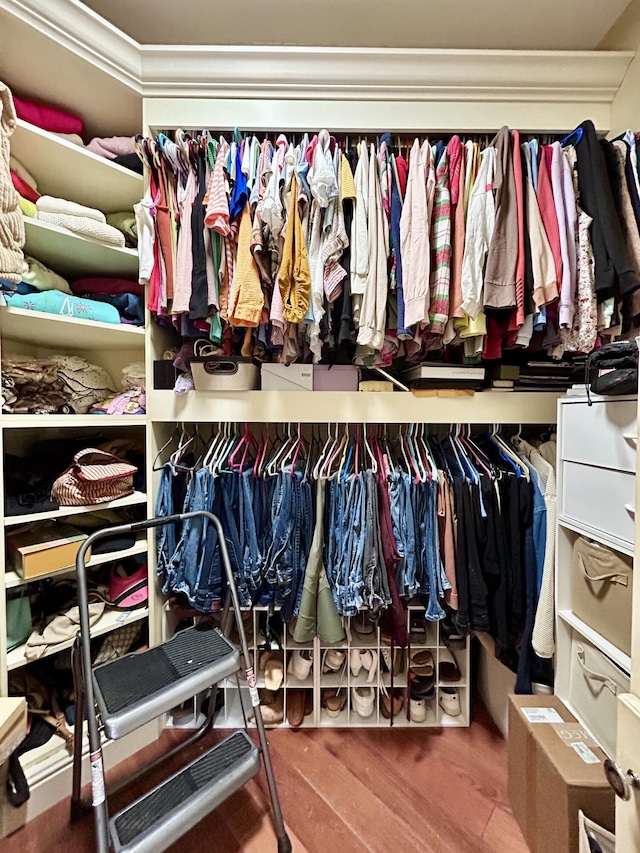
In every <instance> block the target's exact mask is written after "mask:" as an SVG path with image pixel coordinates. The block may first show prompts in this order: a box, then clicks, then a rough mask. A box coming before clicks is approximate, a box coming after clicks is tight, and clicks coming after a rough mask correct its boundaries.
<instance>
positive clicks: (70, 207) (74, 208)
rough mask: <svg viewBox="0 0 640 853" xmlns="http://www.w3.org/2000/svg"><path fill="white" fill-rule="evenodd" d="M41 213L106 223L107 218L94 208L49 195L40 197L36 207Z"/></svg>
mask: <svg viewBox="0 0 640 853" xmlns="http://www.w3.org/2000/svg"><path fill="white" fill-rule="evenodd" d="M36 207H37V208H38V211H42V213H62V214H64V215H65V216H84V217H86V218H87V219H95V221H96V222H102V223H103V224H104V223H106V221H107V217H106V216H105V215H104V213H102V211H101V210H96V209H95V208H94V207H85V206H84V205H83V204H76V203H75V201H67V199H66V198H55V197H54V196H51V195H42V196H40V198H39V199H38V203H37V205H36Z"/></svg>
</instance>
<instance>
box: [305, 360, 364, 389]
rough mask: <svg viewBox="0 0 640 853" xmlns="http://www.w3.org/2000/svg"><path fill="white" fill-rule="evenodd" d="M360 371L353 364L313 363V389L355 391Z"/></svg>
mask: <svg viewBox="0 0 640 853" xmlns="http://www.w3.org/2000/svg"><path fill="white" fill-rule="evenodd" d="M359 380H360V371H359V370H358V368H357V367H356V366H355V365H353V364H314V366H313V390H314V391H357V390H358V382H359Z"/></svg>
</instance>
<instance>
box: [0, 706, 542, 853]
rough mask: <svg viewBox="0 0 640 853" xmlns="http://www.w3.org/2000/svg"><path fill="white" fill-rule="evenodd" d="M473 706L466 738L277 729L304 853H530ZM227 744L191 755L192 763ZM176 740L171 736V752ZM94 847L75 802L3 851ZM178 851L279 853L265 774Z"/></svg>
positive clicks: (284, 785) (501, 764) (273, 736)
mask: <svg viewBox="0 0 640 853" xmlns="http://www.w3.org/2000/svg"><path fill="white" fill-rule="evenodd" d="M474 704H475V708H474V722H473V724H472V725H471V727H470V728H468V729H444V730H442V731H435V732H430V733H429V732H426V731H425V732H424V733H423V732H418V733H416V732H415V731H409V730H407V729H398V730H393V731H391V730H387V729H384V730H373V729H369V730H368V729H356V730H353V729H352V730H349V731H345V730H336V729H315V730H302V731H289V730H275V731H271V732H270V734H269V740H270V743H271V747H272V754H273V759H274V765H275V770H276V775H277V779H278V783H279V787H280V794H281V799H282V808H283V811H284V815H285V820H286V822H287V825H288V829H289V835H290V838H291V841H292V843H293V850H294V853H355V851H358V853H360V851H371V853H400V851H410V853H414V851H415V853H528V847H527V846H526V844H525V842H524V841H523V838H522V835H521V833H520V831H519V829H518V827H517V824H516V822H515V820H514V818H513V816H512V814H511V811H510V809H509V805H508V800H507V751H506V744H505V741H504V740H503V739H502V737H501V736H500V734H499V732H498V731H497V729H496V728H495V727H494V725H493V724H492V722H491V721H490V719H489V718H488V715H487V713H486V711H485V710H484V708H483V707H482V706H481V705H480V703H479V702H476V703H474ZM221 736H222V733H221V732H214V733H213V734H212V735H211V736H210V738H209V739H208V740H207V741H205V742H204V743H201V744H199V745H197V746H192V747H191V748H190V752H189V757H190V758H193V757H195V755H196V754H198V753H199V752H200V751H201V750H202V749H203V748H204V746H205V745H206V746H208V745H210V744H212V743H214V742H216V740H218V739H220V738H221ZM170 739H171V734H170V733H168V732H167V733H165V734H164V735H163V741H164V743H163V746H164V748H165V749H166V748H168V746H169V743H170ZM183 755H185V753H183ZM182 761H183V759H182V758H178V759H177V760H175V759H174V761H173V762H171V763H170V766H166V765H165V766H164V767H163V770H162V773H156V774H155V776H154V778H153V780H152V781H153V782H154V783H157V782H158V781H159V780H160V778H161V777H162V776H164V775H166V773H167V771H168V770H175V769H177V767H178V766H179V765H180V764H181V763H182ZM131 763H133V760H132V762H131ZM124 766H126V763H125V765H121V767H124ZM135 793H136V794H137V795H139V794H140V793H141V789H140V786H138V789H137V790H136V792H135ZM130 799H132V795H131V791H128V792H122V793H120V794H119V795H117V796H116V797H114V798H113V803H112V806H115V807H116V808H121V807H122V806H123V805H124V804H126V802H128V801H129V800H130ZM93 838H94V836H93V825H92V819H91V817H89V818H87V819H83V820H82V821H80V822H78V823H76V824H73V825H71V826H70V825H69V822H68V806H67V803H66V802H65V803H61V804H59V805H58V806H56V807H55V808H53V809H51V810H50V811H49V812H46V813H45V814H43V815H41V816H40V817H39V818H37V819H36V820H34V821H32V822H31V823H30V824H28V825H27V826H26V827H24V828H23V829H21V830H19V831H18V832H16V833H14V835H12V836H11V837H10V838H8V839H5V840H4V841H0V851H1V853H49V851H51V853H54V851H55V853H85V851H86V853H90V851H92V850H94V849H95V847H94V842H93ZM171 849H172V851H173V853H208V851H211V853H239V851H243V853H275V851H276V850H277V846H276V839H275V835H274V832H273V829H272V825H271V821H270V816H269V810H268V800H267V799H266V797H265V784H264V780H263V776H262V774H260V775H259V776H258V777H257V779H255V780H252V782H250V783H249V785H248V786H246V787H245V788H244V789H242V790H241V791H239V792H237V793H236V794H235V795H234V796H233V797H232V798H231V799H230V800H228V801H227V802H226V803H225V804H224V805H223V806H221V807H220V808H219V809H218V810H217V811H216V812H214V813H212V814H211V815H209V816H208V817H207V818H205V819H204V820H203V821H202V823H200V824H198V825H197V826H195V827H194V828H193V829H192V830H191V831H190V832H189V834H188V835H186V836H185V837H184V838H182V839H181V840H180V842H179V843H177V844H176V845H175V846H174V847H173V848H171Z"/></svg>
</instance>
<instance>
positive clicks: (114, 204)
mask: <svg viewBox="0 0 640 853" xmlns="http://www.w3.org/2000/svg"><path fill="white" fill-rule="evenodd" d="M11 153H12V154H13V155H14V156H15V157H16V158H17V159H18V160H19V161H20V163H22V165H23V166H24V167H25V168H26V169H27V171H28V172H29V173H30V174H31V175H33V177H34V178H35V180H36V182H37V184H38V192H39V193H40V194H41V195H52V196H57V197H58V198H65V199H69V200H70V201H75V202H77V203H78V204H84V205H86V206H87V207H95V208H97V210H101V211H102V212H103V213H114V212H117V211H121V210H131V209H132V208H133V205H134V204H136V203H137V202H138V201H140V199H141V198H142V195H143V193H144V181H143V177H142V175H140V174H138V173H137V172H132V171H131V169H125V168H124V167H123V166H119V165H118V164H117V163H112V162H111V161H110V160H107V159H106V157H101V156H100V155H99V154H94V153H93V152H92V151H88V150H87V149H86V148H82V147H81V146H79V145H74V143H73V142H68V141H67V140H66V139H62V138H61V137H59V136H56V135H55V133H49V132H48V131H46V130H42V129H41V128H39V127H35V125H32V124H29V123H28V122H26V121H23V120H22V119H18V121H17V124H16V128H15V130H14V132H13V136H12V137H11Z"/></svg>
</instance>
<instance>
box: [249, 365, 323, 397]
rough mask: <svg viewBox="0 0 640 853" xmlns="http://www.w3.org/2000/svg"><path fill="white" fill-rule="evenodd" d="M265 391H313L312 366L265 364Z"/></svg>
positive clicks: (261, 372)
mask: <svg viewBox="0 0 640 853" xmlns="http://www.w3.org/2000/svg"><path fill="white" fill-rule="evenodd" d="M260 376H261V387H262V390H263V391H313V365H312V364H263V365H262V367H261V371H260Z"/></svg>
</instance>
